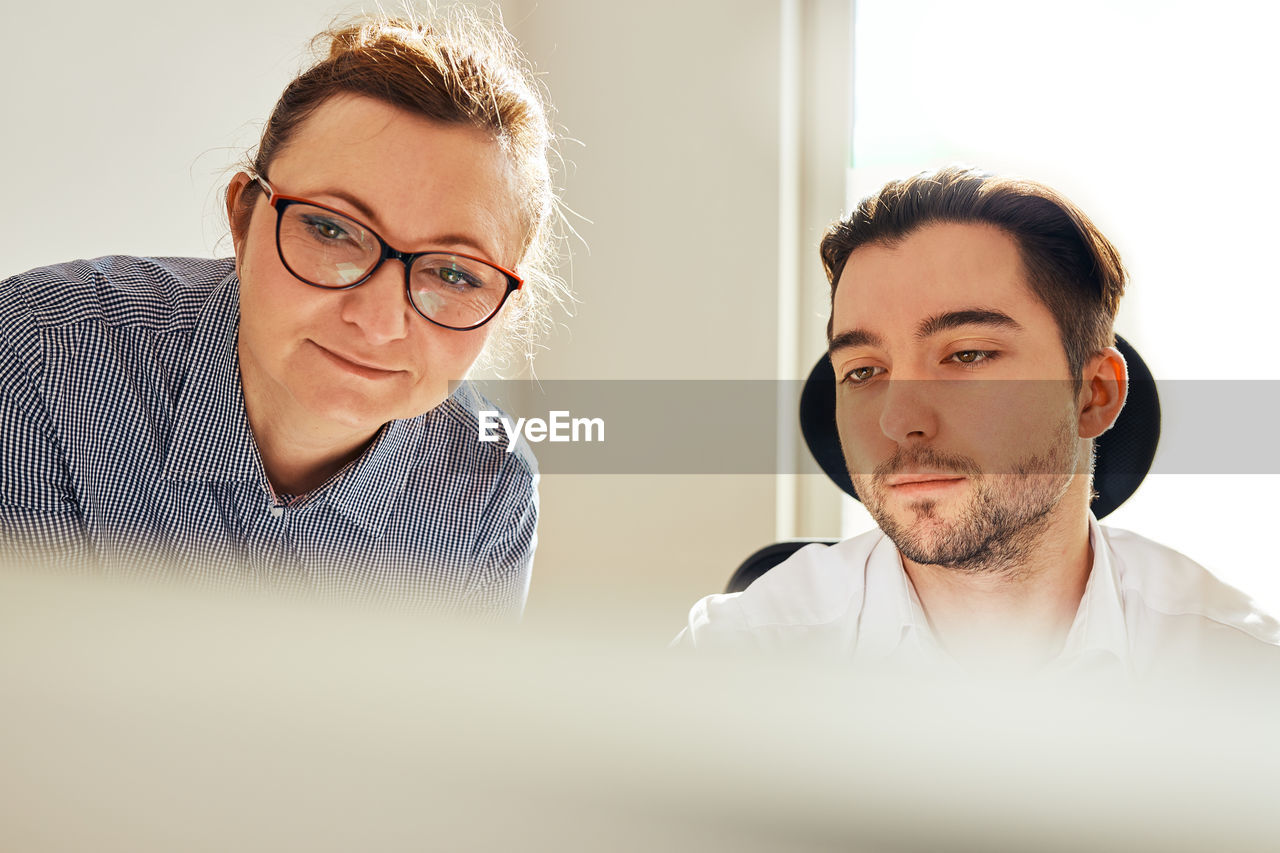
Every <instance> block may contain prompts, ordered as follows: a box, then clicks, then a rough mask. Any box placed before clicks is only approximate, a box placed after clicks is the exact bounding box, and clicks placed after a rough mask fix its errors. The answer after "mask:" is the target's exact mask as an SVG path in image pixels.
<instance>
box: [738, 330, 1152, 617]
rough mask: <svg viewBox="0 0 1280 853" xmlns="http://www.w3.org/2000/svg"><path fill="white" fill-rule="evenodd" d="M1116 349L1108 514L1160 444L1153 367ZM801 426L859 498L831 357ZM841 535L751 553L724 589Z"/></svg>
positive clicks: (1099, 444)
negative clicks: (1120, 401)
mask: <svg viewBox="0 0 1280 853" xmlns="http://www.w3.org/2000/svg"><path fill="white" fill-rule="evenodd" d="M1116 348H1117V349H1118V350H1120V353H1121V354H1122V355H1123V356H1124V359H1125V361H1126V362H1128V365H1129V398H1128V400H1127V401H1126V402H1125V404H1124V408H1123V409H1122V410H1121V411H1120V417H1119V418H1117V419H1116V422H1115V425H1114V426H1112V427H1111V429H1109V430H1107V432H1105V433H1103V434H1102V435H1101V436H1099V437H1098V438H1097V439H1095V440H1094V443H1093V446H1094V469H1093V488H1094V492H1095V495H1094V498H1093V504H1092V509H1093V514H1094V515H1095V516H1097V517H1098V518H1102V517H1103V516H1105V515H1108V514H1109V513H1111V512H1112V511H1113V510H1115V508H1116V507H1118V506H1120V504H1122V503H1124V502H1125V501H1126V500H1128V499H1129V497H1130V496H1131V495H1132V494H1133V493H1134V492H1136V491H1137V490H1138V486H1139V485H1141V483H1142V481H1143V479H1144V478H1145V477H1146V476H1147V472H1148V471H1150V470H1151V462H1152V461H1153V460H1154V459H1155V456H1156V445H1157V444H1158V443H1159V442H1160V397H1159V395H1157V393H1156V381H1155V378H1154V377H1153V376H1152V375H1151V370H1150V368H1148V367H1147V364H1146V362H1144V361H1143V360H1142V357H1141V356H1139V355H1138V351H1137V350H1135V349H1134V348H1133V347H1132V346H1131V345H1130V344H1129V342H1128V341H1126V340H1125V339H1124V338H1122V337H1120V336H1119V335H1116ZM800 429H801V431H802V432H803V433H804V441H805V444H807V445H808V446H809V452H810V453H811V454H813V458H814V459H815V460H817V462H818V466H819V467H820V468H822V470H823V471H824V472H825V473H826V475H827V476H828V477H830V478H831V479H832V481H833V482H834V483H835V484H836V485H837V486H839V487H840V488H841V490H843V491H844V493H845V494H847V495H850V496H851V497H853V498H855V499H857V497H858V493H857V492H856V491H854V488H853V481H852V480H851V479H850V478H849V470H848V469H847V468H846V467H845V464H844V453H843V452H842V451H841V449H840V438H839V436H838V435H837V434H836V379H835V372H834V370H833V369H832V367H831V360H830V359H829V358H827V356H825V355H824V356H822V358H820V359H818V363H817V364H815V365H814V366H813V370H811V371H810V372H809V378H808V379H807V380H806V381H805V384H804V390H803V391H802V392H801V394H800ZM838 541H840V540H838V539H792V540H788V541H786V542H775V543H773V544H772V545H766V546H765V547H763V548H761V549H760V550H759V551H756V552H755V553H754V554H752V555H751V556H750V557H748V558H747V559H746V560H745V561H744V562H743V563H742V565H741V566H739V567H738V569H737V571H735V572H734V573H733V577H731V578H730V579H729V586H728V588H726V589H725V592H741V591H742V590H744V589H746V588H747V587H748V586H750V585H751V582H752V581H754V580H755V579H756V578H758V577H760V576H761V575H763V574H764V573H765V572H767V571H769V570H770V569H772V568H773V567H774V566H776V565H778V564H779V563H781V562H783V561H784V560H786V559H787V558H788V557H790V556H791V555H792V554H794V553H795V552H796V551H798V550H799V549H801V548H803V547H804V546H805V545H808V544H810V543H813V542H821V543H825V544H828V545H830V544H834V543H836V542H838Z"/></svg>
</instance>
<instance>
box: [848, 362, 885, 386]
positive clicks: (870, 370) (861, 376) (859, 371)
mask: <svg viewBox="0 0 1280 853" xmlns="http://www.w3.org/2000/svg"><path fill="white" fill-rule="evenodd" d="M883 371H884V368H883V367H875V366H874V365H870V364H864V365H862V366H861V367H855V368H853V369H852V370H850V371H848V372H847V373H845V375H844V380H843V381H844V382H846V383H848V384H850V385H861V384H862V383H863V382H866V381H867V380H869V379H871V378H872V377H874V376H876V375H878V374H879V373H881V372H883Z"/></svg>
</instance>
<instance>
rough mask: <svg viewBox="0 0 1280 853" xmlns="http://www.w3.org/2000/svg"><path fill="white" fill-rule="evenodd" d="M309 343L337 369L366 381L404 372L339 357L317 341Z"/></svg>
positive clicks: (343, 356)
mask: <svg viewBox="0 0 1280 853" xmlns="http://www.w3.org/2000/svg"><path fill="white" fill-rule="evenodd" d="M308 343H310V344H311V345H312V346H314V347H315V348H316V349H318V350H320V352H321V353H322V354H323V355H324V356H325V358H327V359H329V361H331V362H333V364H334V365H336V366H337V367H340V368H342V369H343V370H345V371H347V372H348V373H354V374H355V375H356V376H362V377H364V378H365V379H387V378H389V377H391V376H395V375H396V374H398V373H403V372H404V371H401V370H395V369H392V368H387V367H378V366H377V365H374V364H370V363H368V362H366V361H362V360H359V359H355V358H352V357H351V356H345V355H339V354H338V353H336V352H334V351H333V350H330V349H326V348H325V347H322V346H321V345H320V344H318V343H316V342H315V341H308Z"/></svg>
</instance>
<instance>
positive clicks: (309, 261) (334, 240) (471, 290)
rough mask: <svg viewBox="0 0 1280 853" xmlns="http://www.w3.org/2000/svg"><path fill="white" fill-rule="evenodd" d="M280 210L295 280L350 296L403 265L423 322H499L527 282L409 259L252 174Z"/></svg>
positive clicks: (286, 257)
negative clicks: (387, 266)
mask: <svg viewBox="0 0 1280 853" xmlns="http://www.w3.org/2000/svg"><path fill="white" fill-rule="evenodd" d="M249 177H250V178H251V179H253V180H254V181H256V182H257V183H258V185H259V186H261V187H262V189H263V190H264V191H265V192H266V194H267V201H268V203H269V204H270V205H271V206H272V207H274V208H275V210H276V252H277V253H278V254H279V255H280V262H281V263H283V264H284V267H285V269H287V270H288V271H289V272H290V273H292V274H293V276H294V278H296V279H298V280H299V281H303V282H306V283H307V284H309V285H312V286H313V287H323V288H326V289H329V290H350V289H351V288H353V287H359V286H360V285H362V284H364V283H365V282H366V281H368V280H369V278H370V276H372V275H373V274H374V273H375V272H377V270H378V267H380V266H382V262H383V261H385V260H387V259H389V258H394V259H395V260H397V261H400V262H402V263H403V264H404V288H405V294H406V295H407V296H408V297H409V304H410V305H412V306H413V309H414V310H415V311H417V312H418V313H419V314H421V315H422V316H423V318H425V319H427V320H429V321H431V322H432V323H435V324H436V325H437V326H443V327H444V328H446V329H454V330H456V331H459V332H466V331H469V330H471V329H478V328H480V327H481V326H483V325H484V324H485V323H487V322H489V321H490V320H492V319H493V318H494V317H495V316H496V315H497V313H498V311H499V310H500V309H501V308H502V306H503V304H504V303H505V302H506V301H507V297H508V296H510V295H511V294H512V293H514V292H515V291H517V290H519V289H520V287H521V286H522V285H523V284H524V280H523V279H521V278H520V277H519V276H517V275H516V274H515V273H513V272H511V271H510V270H505V269H503V268H502V267H499V266H496V265H494V264H491V263H489V262H488V261H483V260H481V259H480V258H474V257H471V256H470V255H462V254H459V253H457V252H402V251H400V250H399V249H393V248H392V247H391V246H390V245H389V244H388V243H387V241H386V240H383V239H382V237H381V236H379V235H378V233H377V232H375V231H374V230H373V229H372V228H370V227H369V226H367V225H365V224H364V223H362V222H360V221H359V220H356V219H353V218H351V217H350V216H347V215H346V214H345V213H339V212H338V211H336V210H334V209H333V208H331V207H326V206H325V205H323V204H317V203H316V202H314V201H309V200H308V199H305V198H299V197H298V196H290V195H282V194H280V193H278V192H276V191H275V190H274V189H273V188H272V187H271V185H270V184H268V183H267V181H266V179H265V178H263V177H261V176H260V175H256V174H253V173H249Z"/></svg>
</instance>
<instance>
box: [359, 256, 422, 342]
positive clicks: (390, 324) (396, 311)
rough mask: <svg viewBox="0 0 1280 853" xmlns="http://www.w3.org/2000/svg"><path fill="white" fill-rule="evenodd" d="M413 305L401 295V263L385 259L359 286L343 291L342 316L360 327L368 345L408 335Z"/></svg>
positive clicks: (402, 280)
mask: <svg viewBox="0 0 1280 853" xmlns="http://www.w3.org/2000/svg"><path fill="white" fill-rule="evenodd" d="M412 313H413V308H412V307H410V305H409V300H408V299H407V298H405V294H404V264H403V263H401V262H400V261H398V260H395V259H388V260H386V261H384V262H383V264H382V266H380V267H378V269H377V270H376V271H375V272H374V274H373V275H372V276H370V277H369V280H368V281H366V282H365V283H364V284H362V285H360V286H359V287H355V288H352V289H351V290H345V291H342V312H341V316H342V319H343V320H345V321H346V322H348V323H350V324H351V325H353V326H357V327H359V329H360V331H361V332H362V333H363V334H364V336H365V338H366V339H367V340H368V341H369V343H370V344H373V345H379V344H386V343H390V342H391V341H397V340H400V339H401V338H404V337H406V336H407V335H408V334H409V328H410V325H409V324H410V323H412V322H413V319H414V318H413V317H411V316H410V315H411V314H412Z"/></svg>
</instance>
